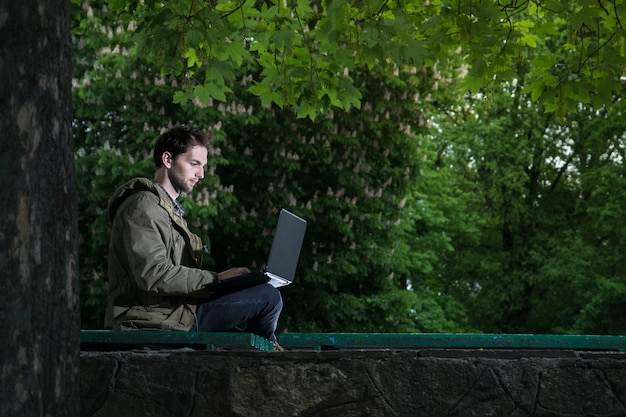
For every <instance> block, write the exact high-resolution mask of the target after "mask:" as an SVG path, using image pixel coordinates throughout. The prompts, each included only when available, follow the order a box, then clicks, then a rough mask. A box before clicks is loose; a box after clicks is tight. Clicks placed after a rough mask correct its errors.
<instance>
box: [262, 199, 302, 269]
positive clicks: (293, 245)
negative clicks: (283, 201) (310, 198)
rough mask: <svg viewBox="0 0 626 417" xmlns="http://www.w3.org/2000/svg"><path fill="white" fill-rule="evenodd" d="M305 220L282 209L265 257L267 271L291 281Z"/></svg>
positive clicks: (298, 255)
mask: <svg viewBox="0 0 626 417" xmlns="http://www.w3.org/2000/svg"><path fill="white" fill-rule="evenodd" d="M306 225H307V224H306V220H304V219H302V218H300V217H298V216H296V215H295V214H293V213H290V212H289V211H287V210H285V209H282V210H281V211H280V215H279V216H278V224H277V225H276V231H275V232H274V240H273V241H272V247H271V249H270V254H269V257H268V259H267V271H268V272H270V273H272V274H274V275H278V276H280V277H282V278H285V279H287V280H289V281H293V279H294V277H295V276H296V267H297V266H298V259H299V258H300V250H301V249H302V242H303V240H304V233H305V231H306Z"/></svg>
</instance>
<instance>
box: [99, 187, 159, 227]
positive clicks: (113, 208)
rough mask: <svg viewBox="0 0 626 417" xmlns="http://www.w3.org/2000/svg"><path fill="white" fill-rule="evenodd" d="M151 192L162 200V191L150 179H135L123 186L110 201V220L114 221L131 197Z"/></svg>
mask: <svg viewBox="0 0 626 417" xmlns="http://www.w3.org/2000/svg"><path fill="white" fill-rule="evenodd" d="M141 191H150V192H153V193H154V194H155V195H157V196H159V198H162V196H161V191H160V190H159V189H158V188H157V186H156V185H154V182H153V181H152V180H149V179H148V178H133V179H132V180H130V181H128V182H126V183H125V184H123V185H121V186H120V187H119V188H118V189H117V190H115V193H113V196H112V197H111V199H110V200H109V220H110V221H113V219H114V218H115V213H117V209H118V208H119V207H120V206H121V205H122V203H123V202H124V201H125V200H126V199H127V198H128V197H129V196H131V195H133V194H135V193H138V192H141Z"/></svg>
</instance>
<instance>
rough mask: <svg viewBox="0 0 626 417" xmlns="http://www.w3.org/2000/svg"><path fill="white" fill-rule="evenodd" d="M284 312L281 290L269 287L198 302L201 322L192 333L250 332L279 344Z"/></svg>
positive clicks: (255, 287)
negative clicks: (240, 329)
mask: <svg viewBox="0 0 626 417" xmlns="http://www.w3.org/2000/svg"><path fill="white" fill-rule="evenodd" d="M282 309H283V299H282V297H281V295H280V291H278V290H277V289H276V288H274V287H272V286H271V285H269V284H260V285H255V286H254V287H249V288H244V289H241V290H238V291H234V292H230V293H225V294H218V295H215V296H213V297H211V298H208V299H206V300H203V301H201V302H200V303H198V309H197V311H196V316H197V319H196V320H197V322H196V324H195V325H194V327H193V328H192V330H197V331H201V332H230V331H237V330H238V328H239V326H240V325H242V324H246V331H247V332H250V333H254V334H256V335H259V336H261V337H264V338H266V339H268V340H270V341H272V342H275V341H276V335H275V332H276V326H277V325H278V318H279V316H280V312H281V311H282Z"/></svg>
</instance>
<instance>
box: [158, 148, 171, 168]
mask: <svg viewBox="0 0 626 417" xmlns="http://www.w3.org/2000/svg"><path fill="white" fill-rule="evenodd" d="M172 160H173V158H172V154H171V153H169V152H168V151H165V152H163V154H162V155H161V162H163V165H164V166H165V168H168V169H169V168H171V167H172Z"/></svg>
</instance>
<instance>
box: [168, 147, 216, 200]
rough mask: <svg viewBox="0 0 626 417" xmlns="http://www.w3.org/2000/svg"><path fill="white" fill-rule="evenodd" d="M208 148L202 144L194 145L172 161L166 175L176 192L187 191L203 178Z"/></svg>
mask: <svg viewBox="0 0 626 417" xmlns="http://www.w3.org/2000/svg"><path fill="white" fill-rule="evenodd" d="M207 155H208V150H207V148H205V147H203V146H194V147H192V148H191V149H189V151H187V152H185V153H182V154H180V155H178V156H177V157H176V158H175V159H174V160H173V161H172V167H171V168H170V169H169V171H168V176H169V179H170V182H171V183H172V186H173V187H174V189H175V190H176V192H178V193H188V192H190V191H191V190H192V189H193V187H194V186H195V185H196V184H197V183H198V181H200V180H201V179H202V178H204V168H205V167H206V164H207Z"/></svg>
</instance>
